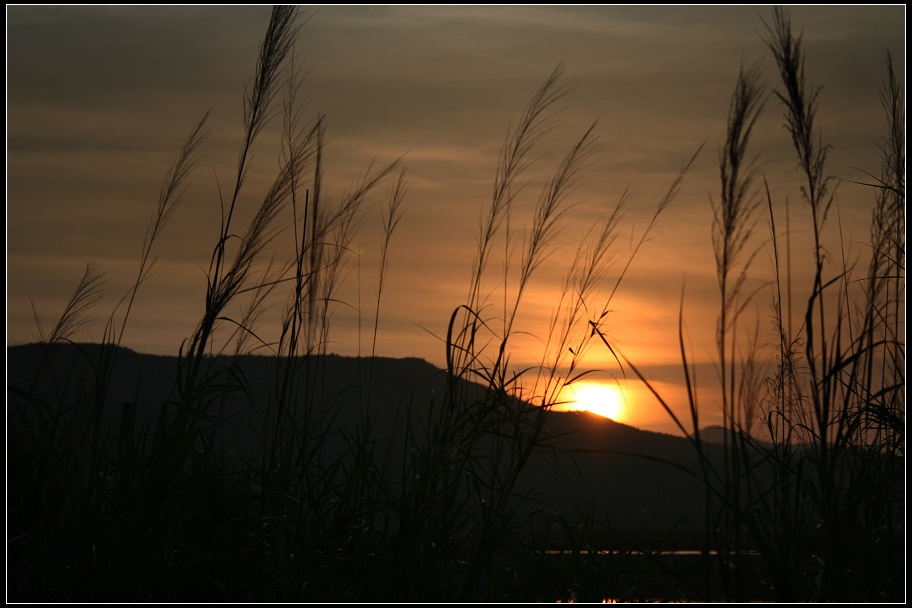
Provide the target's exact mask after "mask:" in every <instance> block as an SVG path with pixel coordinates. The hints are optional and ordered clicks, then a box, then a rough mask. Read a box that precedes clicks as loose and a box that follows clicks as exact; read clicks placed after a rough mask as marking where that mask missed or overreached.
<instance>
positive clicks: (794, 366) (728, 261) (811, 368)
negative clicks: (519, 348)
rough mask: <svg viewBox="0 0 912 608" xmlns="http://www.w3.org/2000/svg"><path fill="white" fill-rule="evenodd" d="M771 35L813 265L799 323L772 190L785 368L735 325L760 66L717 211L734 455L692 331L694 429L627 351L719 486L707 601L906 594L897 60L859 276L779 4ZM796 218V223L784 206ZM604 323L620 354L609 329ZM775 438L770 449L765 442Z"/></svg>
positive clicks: (730, 151)
mask: <svg viewBox="0 0 912 608" xmlns="http://www.w3.org/2000/svg"><path fill="white" fill-rule="evenodd" d="M765 40H766V43H767V46H768V47H769V49H770V51H771V52H772V55H773V57H774V59H775V63H776V66H777V69H778V73H779V76H780V78H781V86H782V89H781V90H777V91H776V96H777V97H778V99H779V101H780V102H781V103H782V104H783V106H784V108H785V114H784V117H785V127H786V130H787V131H788V133H789V134H790V136H791V140H792V143H793V145H794V148H795V152H796V155H797V158H798V165H797V167H798V170H799V171H800V172H801V173H802V175H803V177H804V184H803V186H802V187H801V196H802V199H803V200H804V202H805V204H806V207H807V209H808V210H809V212H810V219H811V226H812V229H813V230H812V232H813V239H814V242H813V244H814V249H813V257H812V260H811V261H812V264H813V266H812V267H813V268H814V274H813V279H812V285H811V286H810V289H809V298H808V300H807V303H806V305H805V308H804V310H803V313H804V314H803V321H802V322H801V323H800V325H798V327H797V328H796V327H795V324H794V322H793V319H792V312H791V311H792V293H793V283H792V276H791V272H792V271H791V252H790V242H789V240H788V238H789V235H788V233H786V239H787V240H786V247H785V250H786V251H785V252H786V264H787V266H786V268H785V269H783V268H782V266H781V263H782V255H781V253H782V249H783V248H782V243H781V241H780V237H779V234H778V233H777V231H776V216H777V211H776V205H775V203H774V201H773V200H772V198H771V197H770V195H769V189H768V188H766V199H767V201H766V202H767V207H768V209H769V220H770V233H771V246H772V249H773V254H774V255H773V261H774V269H773V270H774V276H775V281H774V285H773V287H774V289H773V299H772V306H771V308H772V311H773V319H774V331H775V334H776V340H775V342H774V346H773V352H772V353H770V354H771V357H770V358H771V359H773V360H774V361H775V362H776V365H775V369H774V370H773V371H772V373H771V374H770V375H769V376H768V377H767V378H766V380H765V382H763V383H762V384H763V385H765V390H763V389H762V386H761V380H762V379H763V376H762V375H760V373H759V370H758V367H757V364H758V363H759V362H760V361H761V360H763V358H765V357H766V355H765V354H764V353H762V352H761V350H760V348H759V346H758V345H757V340H756V331H747V332H746V331H744V330H743V329H742V328H741V327H739V325H738V319H739V318H740V316H741V313H742V312H743V310H744V307H745V306H746V304H747V303H748V302H749V301H750V300H751V299H752V298H753V297H755V295H756V293H757V292H754V293H749V294H744V285H745V282H746V279H747V276H748V275H747V273H748V269H749V267H750V264H751V262H752V261H753V254H751V253H750V247H751V245H750V239H751V236H752V233H753V231H754V227H755V222H756V218H755V212H756V211H757V209H758V207H759V199H758V196H757V195H758V192H757V189H756V188H755V186H754V185H753V182H754V179H755V177H757V176H758V174H757V172H756V169H754V168H753V165H752V164H751V162H752V161H751V157H750V156H749V155H748V152H747V147H748V142H749V135H750V131H751V126H752V125H753V124H754V121H755V120H756V117H757V115H758V113H759V111H760V107H761V106H762V89H761V87H760V85H759V83H758V81H757V76H756V74H754V73H753V72H748V73H745V72H743V71H742V73H741V75H740V76H739V80H738V83H737V85H736V87H735V93H734V95H733V97H732V105H731V110H730V114H729V122H728V136H727V139H726V143H725V145H724V146H723V148H722V153H721V163H720V168H721V171H720V173H721V183H722V195H721V200H720V203H718V204H714V205H713V211H714V214H715V215H714V217H715V222H714V230H713V245H714V252H715V259H716V268H717V274H718V279H719V286H720V294H721V305H720V314H719V322H718V332H717V345H718V361H717V367H718V369H719V372H720V373H719V381H720V384H721V388H722V392H721V394H722V403H721V407H722V414H723V419H724V422H725V435H724V448H725V452H726V458H725V459H724V460H723V462H722V463H721V465H720V464H719V463H714V462H713V461H712V459H711V458H709V457H708V456H706V454H705V452H704V451H703V449H704V444H703V443H702V442H701V436H700V423H699V419H700V409H699V408H698V406H697V402H698V399H697V393H698V388H697V386H696V382H695V378H694V375H693V373H692V371H691V368H690V366H689V363H688V356H687V352H686V350H685V348H684V342H683V337H682V338H681V345H682V347H681V353H682V360H683V364H684V371H685V377H686V380H687V388H688V394H689V405H690V413H691V423H692V425H693V426H692V430H691V431H688V429H687V428H686V427H685V426H684V424H683V423H682V422H681V421H680V420H678V418H677V417H676V416H675V414H674V413H673V411H672V410H671V408H670V407H669V406H668V404H667V403H666V402H665V401H664V400H663V399H662V397H661V396H660V395H659V394H658V393H657V392H656V391H655V389H653V388H652V386H651V385H650V384H649V382H648V381H647V380H646V378H645V377H644V376H643V375H642V374H641V373H640V372H639V371H638V369H637V368H636V366H635V365H633V364H632V363H631V362H630V361H628V360H626V358H624V363H625V364H626V365H628V366H629V367H630V368H631V369H632V370H633V371H634V373H635V374H636V375H637V376H638V377H639V378H640V379H642V380H643V381H644V382H645V383H646V385H647V387H648V388H650V390H652V392H653V394H654V395H655V396H656V397H657V399H658V400H659V402H660V403H661V404H662V405H663V406H664V407H665V409H666V411H667V412H668V413H669V415H670V416H671V417H672V418H673V419H674V421H675V423H676V424H677V425H678V427H679V428H680V429H681V430H682V432H684V433H685V434H689V435H691V437H692V439H691V440H692V443H693V446H694V448H695V450H696V452H697V454H698V456H699V457H700V461H701V463H702V465H701V467H702V476H703V480H704V483H705V487H706V491H707V510H706V520H705V559H704V564H705V565H704V570H703V580H704V592H703V593H704V595H703V597H704V598H706V599H715V598H724V599H728V600H733V601H750V600H755V599H768V600H777V601H808V600H811V601H898V600H901V599H902V598H903V597H904V594H905V591H904V583H903V581H904V577H905V567H904V563H905V558H904V556H903V554H904V548H903V543H904V511H905V503H904V494H905V486H904V476H903V471H904V464H905V426H904V424H905V423H904V420H905V397H904V395H905V373H904V370H905V343H904V338H903V336H904V331H905V316H904V312H903V311H904V306H905V301H904V288H905V250H904V242H905V241H904V237H903V236H902V234H903V233H904V230H905V226H904V214H903V211H902V210H903V209H904V207H905V182H904V173H903V171H902V170H899V167H901V166H903V163H904V162H905V156H904V146H905V139H904V113H903V107H904V106H903V104H904V101H903V94H902V92H901V91H900V90H899V88H898V86H897V81H896V76H895V74H894V71H893V66H892V62H891V60H890V57H889V55H888V57H887V80H886V84H885V86H884V90H883V93H882V96H881V98H882V101H883V106H884V109H885V111H886V118H887V125H888V130H887V136H886V138H885V140H884V143H883V146H882V158H883V170H882V174H881V176H880V177H879V178H876V179H875V182H876V183H874V184H870V185H871V186H872V187H873V188H875V190H874V199H875V206H874V211H873V217H872V229H871V243H870V245H871V252H872V253H871V260H870V263H869V265H868V268H867V270H866V272H863V273H859V272H857V271H856V270H855V269H854V268H852V267H849V266H847V265H845V262H843V265H842V266H839V265H837V264H836V260H835V259H834V256H833V255H832V254H831V253H829V252H827V251H826V250H825V249H824V246H823V244H822V235H823V232H824V228H825V225H826V224H827V221H828V220H831V219H832V217H831V215H832V212H833V210H834V209H836V208H835V206H834V201H835V188H836V181H835V179H834V178H833V177H831V176H829V175H828V173H827V165H826V160H827V152H828V150H829V147H828V146H827V145H826V144H825V143H824V140H823V136H822V134H821V133H820V131H819V128H818V127H817V124H816V113H817V102H818V93H819V88H814V87H813V86H811V85H809V84H808V83H807V81H806V77H805V68H804V49H803V46H802V39H801V36H800V35H798V36H796V35H795V34H793V32H792V28H791V24H790V21H789V16H788V13H787V12H785V11H783V10H781V9H779V8H776V9H774V11H773V19H772V23H771V24H768V25H767V36H766V39H765ZM837 211H838V210H837ZM785 212H786V225H787V226H788V220H789V208H788V205H787V203H786V205H785ZM888 217H889V218H890V219H889V220H888V221H885V220H886V218H888ZM844 259H845V256H843V260H844ZM859 286H860V288H859ZM682 308H683V307H682ZM591 325H592V327H593V330H594V331H595V332H597V333H598V335H599V337H600V338H601V340H602V342H603V344H604V345H605V346H606V347H607V348H608V349H610V350H611V351H612V352H615V353H616V352H617V350H616V348H614V347H612V345H611V344H610V343H609V341H608V340H607V338H606V337H605V336H604V335H603V334H601V332H600V330H599V329H598V326H597V324H595V323H592V324H591ZM682 325H683V320H682ZM682 336H683V328H682ZM621 357H622V358H623V355H621ZM763 436H765V437H767V438H768V439H769V440H770V441H771V443H766V442H763V441H760V440H759V439H758V437H763ZM749 550H752V551H758V552H759V555H760V557H761V558H762V561H763V569H761V570H760V571H757V570H756V569H755V568H751V567H750V566H749V563H748V557H749V556H748V554H747V553H746V552H747V551H749Z"/></svg>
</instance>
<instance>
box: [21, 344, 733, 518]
mask: <svg viewBox="0 0 912 608" xmlns="http://www.w3.org/2000/svg"><path fill="white" fill-rule="evenodd" d="M100 353H101V350H100V346H99V345H95V344H79V345H55V346H54V347H53V348H52V349H51V350H50V351H48V350H46V348H45V347H44V346H43V345H35V344H31V345H23V346H13V347H9V348H7V386H8V389H13V392H10V391H9V390H8V399H7V403H8V404H9V403H11V402H15V401H16V396H17V395H18V394H19V393H18V392H16V391H23V392H25V393H28V394H32V395H40V396H42V397H43V398H45V399H46V400H47V401H48V402H49V403H61V402H67V401H68V400H72V399H74V398H75V397H76V396H77V395H79V394H80V393H83V394H84V393H85V392H86V391H88V390H90V388H91V380H92V377H93V376H92V362H93V361H97V359H98V357H99V356H100ZM42 361H44V363H43V364H42ZM232 361H233V362H234V363H235V364H236V368H235V369H236V370H238V373H239V374H240V375H241V376H242V377H243V378H244V379H245V384H246V386H247V387H248V389H249V393H244V394H242V393H239V392H237V391H235V392H234V393H231V395H230V396H229V397H228V398H226V399H223V400H219V401H218V403H214V404H212V405H211V410H210V411H211V412H212V413H214V414H215V413H217V415H218V416H219V418H220V419H221V420H224V421H226V422H224V429H223V431H224V432H223V434H222V439H223V440H224V441H225V442H226V445H229V446H230V448H231V449H232V450H237V451H238V452H239V453H247V454H248V455H250V454H251V453H252V454H255V453H256V452H257V446H258V445H260V444H259V442H260V441H261V440H260V439H259V437H260V436H261V431H262V427H263V423H262V412H260V411H257V408H256V407H250V404H251V402H252V403H254V404H258V403H261V402H262V403H265V402H267V401H268V398H269V397H270V395H272V394H273V393H274V391H275V386H276V384H277V383H276V378H277V374H278V373H279V371H280V369H279V368H278V367H277V361H276V359H275V358H274V357H266V356H243V357H239V358H236V359H232ZM228 362H229V358H227V357H224V358H213V359H211V360H210V361H209V363H210V364H211V365H213V366H215V367H216V368H218V367H220V366H225V365H227V363H228ZM39 365H43V368H42V371H41V372H40V374H38V376H36V370H37V369H38V367H39ZM177 373H178V359H177V357H169V356H160V355H144V354H139V353H137V352H135V351H132V350H130V349H127V348H121V349H120V350H119V351H118V352H117V357H116V363H115V366H114V368H113V371H112V374H111V377H110V379H109V388H108V395H107V407H108V408H109V412H111V413H112V416H113V413H114V412H117V411H119V410H118V408H120V407H121V406H122V404H123V403H124V402H131V403H135V404H136V406H137V411H138V414H137V418H138V420H140V421H141V422H142V421H145V423H147V424H153V420H154V415H155V413H156V412H157V411H158V410H159V408H160V407H161V404H162V403H163V402H166V401H168V400H171V399H176V396H177V393H176V390H175V386H176V380H177ZM300 373H306V374H311V375H318V376H319V378H320V379H321V382H320V383H318V384H319V385H320V386H321V387H322V388H321V391H320V393H319V394H318V395H315V398H316V399H317V400H319V401H320V402H322V403H328V404H338V405H339V406H340V407H339V408H338V418H337V419H336V422H337V424H338V425H339V426H340V427H341V428H346V427H348V428H354V425H356V424H359V422H360V421H361V420H362V414H363V413H364V412H368V413H369V415H370V418H371V421H372V423H373V424H374V433H375V434H376V435H377V436H378V437H384V436H385V437H388V438H389V440H390V442H391V445H396V438H397V433H400V431H399V430H397V429H401V428H402V422H403V420H404V416H405V412H406V411H408V410H409V408H411V411H412V412H413V415H418V416H421V415H423V413H426V412H427V408H429V407H431V406H432V405H433V406H435V407H439V406H440V405H441V403H442V396H443V395H444V393H445V391H446V388H447V384H446V373H445V372H444V371H443V370H441V369H438V368H436V367H435V366H433V365H431V364H430V363H428V362H427V361H424V360H421V359H417V358H407V359H392V358H384V357H375V358H359V357H343V356H338V355H326V356H320V357H313V358H312V359H311V361H310V363H309V367H308V368H307V370H306V371H302V372H300ZM369 388H370V390H369ZM467 390H475V391H481V390H483V389H482V388H481V387H479V386H477V385H472V386H468V387H467ZM368 395H369V400H368ZM11 396H12V399H11V398H10V397H11ZM334 411H335V410H334ZM112 420H113V418H112ZM546 431H547V432H548V434H549V435H550V437H551V438H552V445H553V451H548V452H542V453H541V454H540V455H539V456H538V457H536V458H534V459H533V460H532V461H530V463H529V465H528V467H527V470H526V475H525V477H524V478H523V480H522V482H521V486H520V491H521V492H523V493H528V494H529V495H530V496H533V497H534V498H535V502H533V503H530V508H534V509H538V510H542V511H543V512H548V511H557V512H560V513H563V514H564V516H565V517H566V518H567V519H568V520H569V521H574V514H575V513H578V512H581V511H583V510H585V509H587V508H592V509H594V510H595V512H596V513H599V514H601V515H605V516H607V517H608V519H609V521H610V523H611V525H612V526H617V527H618V528H620V529H623V530H627V531H629V532H631V533H662V532H667V531H668V530H670V529H672V528H673V527H676V526H677V529H678V531H686V530H692V529H696V528H698V527H699V524H700V522H701V517H702V504H703V503H702V501H703V496H704V490H703V485H702V482H701V481H700V479H699V477H697V476H695V475H694V473H696V472H697V471H698V470H699V467H698V462H697V460H696V457H695V452H694V450H693V447H692V446H691V445H690V443H689V441H688V440H687V439H686V438H683V437H676V436H672V435H666V434H662V433H654V432H649V431H643V430H640V429H636V428H634V427H631V426H628V425H625V424H621V423H618V422H615V421H613V420H610V419H608V418H604V417H601V416H598V415H595V414H591V413H589V412H551V413H550V414H549V416H548V419H547V426H546ZM339 445H340V449H344V444H341V443H340V444H339ZM707 449H708V450H710V451H711V452H712V451H713V450H714V449H715V451H716V452H718V451H719V450H718V447H717V446H716V447H714V446H707ZM543 525H547V523H543ZM552 525H553V522H552Z"/></svg>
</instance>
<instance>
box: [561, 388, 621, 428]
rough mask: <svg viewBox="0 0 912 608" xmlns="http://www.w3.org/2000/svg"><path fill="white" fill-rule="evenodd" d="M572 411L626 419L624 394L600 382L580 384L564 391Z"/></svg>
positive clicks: (613, 418) (614, 418)
mask: <svg viewBox="0 0 912 608" xmlns="http://www.w3.org/2000/svg"><path fill="white" fill-rule="evenodd" d="M564 395H565V398H566V400H567V402H568V403H567V405H568V406H569V407H570V409H576V410H586V411H589V412H592V413H593V414H598V415H599V416H604V417H606V418H611V419H612V420H621V419H622V418H624V412H625V409H626V408H625V404H624V394H623V393H622V392H621V389H619V388H618V387H617V386H613V385H610V384H602V383H599V382H580V383H577V384H573V385H571V386H568V387H567V388H566V389H565V390H564Z"/></svg>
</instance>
